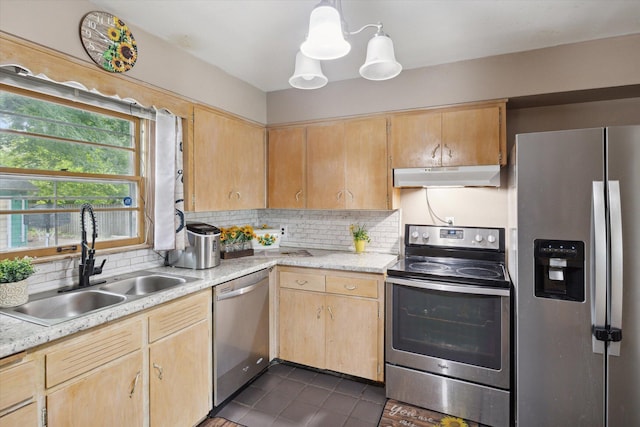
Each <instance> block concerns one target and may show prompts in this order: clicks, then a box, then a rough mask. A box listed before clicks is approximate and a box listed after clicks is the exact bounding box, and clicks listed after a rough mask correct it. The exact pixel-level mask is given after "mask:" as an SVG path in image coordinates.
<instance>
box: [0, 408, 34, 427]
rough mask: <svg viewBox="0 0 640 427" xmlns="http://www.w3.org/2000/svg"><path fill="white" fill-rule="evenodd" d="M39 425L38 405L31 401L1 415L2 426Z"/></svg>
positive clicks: (26, 426) (25, 426) (24, 426)
mask: <svg viewBox="0 0 640 427" xmlns="http://www.w3.org/2000/svg"><path fill="white" fill-rule="evenodd" d="M37 425H38V406H37V405H36V404H35V403H30V404H28V405H27V406H23V407H22V408H20V409H16V410H15V411H13V412H9V413H8V414H6V415H3V416H1V417H0V427H28V426H37Z"/></svg>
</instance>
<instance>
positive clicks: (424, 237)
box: [422, 232, 429, 240]
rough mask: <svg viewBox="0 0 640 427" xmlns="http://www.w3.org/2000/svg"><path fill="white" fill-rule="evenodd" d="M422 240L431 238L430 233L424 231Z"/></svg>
mask: <svg viewBox="0 0 640 427" xmlns="http://www.w3.org/2000/svg"><path fill="white" fill-rule="evenodd" d="M422 240H429V233H426V232H425V233H422Z"/></svg>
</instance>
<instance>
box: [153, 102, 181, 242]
mask: <svg viewBox="0 0 640 427" xmlns="http://www.w3.org/2000/svg"><path fill="white" fill-rule="evenodd" d="M155 175H156V176H155V186H154V187H155V188H154V196H155V197H154V199H155V208H154V210H155V212H154V233H153V234H154V249H155V250H157V251H162V250H169V249H184V247H185V230H184V228H185V219H184V185H183V178H182V121H181V120H180V117H177V116H175V115H173V114H171V113H169V112H167V111H166V110H156V145H155Z"/></svg>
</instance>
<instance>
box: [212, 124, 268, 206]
mask: <svg viewBox="0 0 640 427" xmlns="http://www.w3.org/2000/svg"><path fill="white" fill-rule="evenodd" d="M233 128H234V134H236V135H238V137H237V139H235V140H232V141H231V142H232V144H233V147H234V150H233V152H234V154H233V157H232V158H231V159H233V160H230V161H228V165H227V167H230V168H231V169H232V171H229V172H232V174H233V177H234V182H233V190H232V194H231V202H232V204H231V208H232V209H264V208H265V207H266V202H267V199H266V169H265V166H266V165H265V159H266V153H265V152H266V149H265V141H264V133H265V130H264V128H261V127H258V126H255V125H250V124H248V123H243V122H240V121H235V123H234V125H233ZM221 160H222V161H223V162H224V160H223V159H221Z"/></svg>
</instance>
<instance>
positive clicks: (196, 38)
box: [90, 0, 640, 92]
mask: <svg viewBox="0 0 640 427" xmlns="http://www.w3.org/2000/svg"><path fill="white" fill-rule="evenodd" d="M90 1H91V3H93V4H95V5H96V9H97V10H104V11H108V12H111V13H113V14H115V15H117V16H118V17H120V18H121V19H123V20H124V21H125V22H126V23H128V24H129V25H131V26H134V27H137V28H141V29H143V30H144V31H147V32H149V33H151V34H154V35H156V36H158V37H160V38H162V39H164V40H166V41H167V42H169V43H172V44H174V45H176V46H179V47H180V48H181V49H184V50H186V51H188V52H190V53H191V54H192V55H194V56H196V57H198V58H201V59H202V60H204V61H206V62H208V63H211V64H213V65H216V66H217V67H219V68H221V69H222V70H224V71H226V72H227V73H229V74H231V75H233V76H235V77H237V78H239V79H241V80H244V81H246V82H248V83H250V84H251V85H253V86H255V87H257V88H259V89H261V90H263V91H265V92H270V91H274V90H279V89H287V88H289V85H288V79H289V77H290V76H291V74H292V73H293V66H294V59H295V54H296V52H297V51H298V48H299V46H300V43H301V42H302V41H303V40H304V37H305V34H306V31H307V27H308V22H309V14H310V13H311V10H312V9H313V8H314V6H316V5H317V4H318V3H319V0H90ZM342 11H343V18H344V20H345V21H346V23H347V26H348V28H347V29H348V30H349V31H355V30H357V29H359V28H360V27H361V26H363V25H365V24H368V23H376V22H382V24H383V25H384V31H385V32H386V33H387V34H388V35H389V36H390V37H391V38H392V39H393V42H394V46H395V52H396V59H397V60H398V62H400V63H401V64H402V65H403V68H404V69H405V70H407V69H412V68H419V67H424V66H430V65H437V64H444V63H450V62H455V61H460V60H465V59H473V58H481V57H485V56H491V55H498V54H503V53H511V52H520V51H525V50H531V49H537V48H543V47H549V46H556V45H561V44H567V43H574V42H580V41H587V40H593V39H600V38H606V37H613V36H619V35H625V34H633V33H640V0H582V1H574V0H342ZM374 32H375V30H374V29H367V30H365V31H363V32H362V33H360V34H358V35H354V36H351V37H350V38H349V41H350V42H351V45H352V49H351V52H350V53H349V55H347V56H346V57H344V58H340V59H337V60H334V61H325V62H323V65H322V67H323V71H324V73H325V75H326V76H327V77H328V78H329V84H331V81H336V80H344V79H351V78H357V77H359V75H358V68H359V67H360V65H362V63H363V62H364V58H365V54H366V43H367V41H368V40H369V38H371V37H372V36H373V34H374ZM134 36H135V31H134ZM139 49H140V54H139V55H140V57H142V56H143V55H144V46H139Z"/></svg>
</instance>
